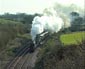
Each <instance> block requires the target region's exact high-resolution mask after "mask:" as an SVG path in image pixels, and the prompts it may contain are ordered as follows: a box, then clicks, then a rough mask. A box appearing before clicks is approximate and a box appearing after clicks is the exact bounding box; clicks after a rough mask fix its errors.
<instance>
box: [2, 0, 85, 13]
mask: <svg viewBox="0 0 85 69" xmlns="http://www.w3.org/2000/svg"><path fill="white" fill-rule="evenodd" d="M84 1H85V0H0V14H3V13H6V12H9V13H19V12H20V13H28V14H34V13H42V11H43V10H44V9H45V8H47V7H50V6H52V5H53V4H54V3H55V2H58V3H60V4H63V5H70V4H72V3H73V4H76V5H77V6H79V7H81V8H84Z"/></svg>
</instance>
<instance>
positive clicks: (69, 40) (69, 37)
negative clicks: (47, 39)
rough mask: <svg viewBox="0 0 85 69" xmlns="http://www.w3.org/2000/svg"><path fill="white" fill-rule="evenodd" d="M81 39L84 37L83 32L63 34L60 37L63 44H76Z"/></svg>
mask: <svg viewBox="0 0 85 69" xmlns="http://www.w3.org/2000/svg"><path fill="white" fill-rule="evenodd" d="M82 39H85V32H74V33H70V34H63V35H61V38H60V40H61V42H62V43H63V44H64V45H70V44H77V43H78V42H81V40H82Z"/></svg>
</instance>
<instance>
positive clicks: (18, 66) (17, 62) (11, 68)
mask: <svg viewBox="0 0 85 69" xmlns="http://www.w3.org/2000/svg"><path fill="white" fill-rule="evenodd" d="M29 45H30V41H29V42H27V44H25V46H24V48H22V49H21V50H20V51H19V52H18V53H17V55H16V57H15V58H14V59H13V60H12V61H11V62H10V63H9V65H7V67H6V68H5V69H22V67H23V64H24V63H25V61H26V60H27V58H28V55H26V53H27V52H28V51H29Z"/></svg>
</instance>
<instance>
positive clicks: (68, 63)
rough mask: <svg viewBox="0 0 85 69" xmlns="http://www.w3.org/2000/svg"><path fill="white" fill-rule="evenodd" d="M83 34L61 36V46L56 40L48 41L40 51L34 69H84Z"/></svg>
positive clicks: (84, 43) (84, 45)
mask: <svg viewBox="0 0 85 69" xmlns="http://www.w3.org/2000/svg"><path fill="white" fill-rule="evenodd" d="M82 33H83V35H81V34H82ZM84 34H85V32H76V33H71V34H64V35H61V41H62V42H63V43H64V45H63V44H62V45H63V46H61V44H59V42H58V40H55V39H52V38H51V39H49V40H48V41H47V43H46V44H44V46H43V47H42V48H41V49H40V52H39V54H38V59H37V62H36V65H35V68H34V69H85V64H84V61H85V59H84V58H85V55H84V52H85V50H84V49H85V39H84V40H83V41H82V36H84ZM74 36H75V37H76V38H77V39H78V41H79V43H77V44H76V42H77V41H76V40H77V39H76V40H75V39H73V38H74ZM71 37H72V38H71ZM55 38H56V37H55ZM65 39H66V40H65ZM75 41H76V42H75ZM80 41H81V42H80ZM66 42H68V43H66Z"/></svg>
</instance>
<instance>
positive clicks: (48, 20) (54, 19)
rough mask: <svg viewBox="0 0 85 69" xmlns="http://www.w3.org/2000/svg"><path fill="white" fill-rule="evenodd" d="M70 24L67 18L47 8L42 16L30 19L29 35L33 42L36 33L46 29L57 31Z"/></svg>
mask: <svg viewBox="0 0 85 69" xmlns="http://www.w3.org/2000/svg"><path fill="white" fill-rule="evenodd" d="M69 26H70V22H69V19H68V18H66V16H64V15H63V16H60V15H59V14H58V13H57V12H56V11H55V10H54V9H52V8H50V9H47V13H44V15H43V16H41V17H39V16H36V17H35V18H34V19H33V21H32V28H31V36H32V40H33V42H34V43H35V38H36V35H38V34H40V33H42V32H43V31H47V32H50V33H54V32H55V33H57V32H59V31H60V30H61V29H62V28H67V27H69Z"/></svg>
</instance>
